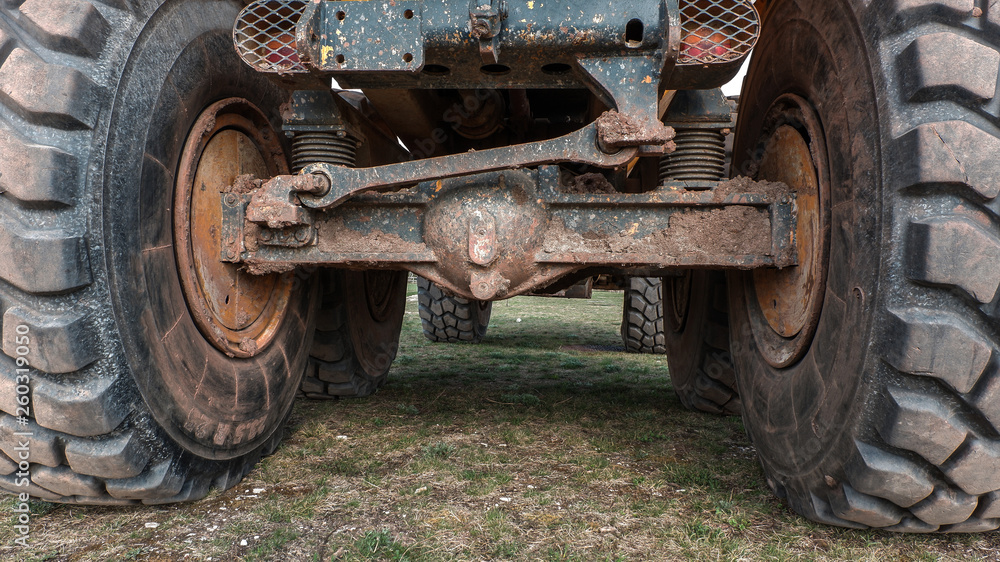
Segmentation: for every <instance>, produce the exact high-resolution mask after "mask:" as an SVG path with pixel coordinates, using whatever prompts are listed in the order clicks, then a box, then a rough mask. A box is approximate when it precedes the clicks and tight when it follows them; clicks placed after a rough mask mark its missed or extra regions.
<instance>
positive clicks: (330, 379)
mask: <svg viewBox="0 0 1000 562" xmlns="http://www.w3.org/2000/svg"><path fill="white" fill-rule="evenodd" d="M406 278H407V274H406V273H405V272H381V273H380V272H358V271H335V270H331V271H325V272H323V277H322V279H323V289H322V291H323V303H322V308H321V310H320V313H319V318H318V319H317V321H316V332H315V334H314V336H313V345H312V348H311V350H310V359H309V365H308V366H307V367H306V375H305V377H304V378H303V379H302V394H303V395H304V396H305V397H306V398H312V399H333V398H349V397H353V398H361V397H364V396H370V395H372V394H374V393H375V391H377V390H378V389H379V388H381V387H382V386H383V385H384V384H385V383H386V381H387V380H388V378H389V367H390V366H392V362H393V360H394V359H395V358H396V352H397V351H398V350H399V334H400V331H401V329H402V326H403V314H404V312H405V309H406Z"/></svg>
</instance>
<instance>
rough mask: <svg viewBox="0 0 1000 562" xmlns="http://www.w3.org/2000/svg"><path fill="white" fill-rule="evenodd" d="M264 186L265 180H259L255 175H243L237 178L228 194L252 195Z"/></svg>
mask: <svg viewBox="0 0 1000 562" xmlns="http://www.w3.org/2000/svg"><path fill="white" fill-rule="evenodd" d="M263 185H264V180H261V179H257V178H256V177H255V176H254V175H253V174H243V175H242V176H237V177H236V181H234V182H233V185H232V187H231V188H230V189H229V191H228V192H229V193H239V194H244V193H250V192H252V191H254V190H257V189H260V188H261V187H262V186H263Z"/></svg>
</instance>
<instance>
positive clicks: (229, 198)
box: [226, 193, 236, 206]
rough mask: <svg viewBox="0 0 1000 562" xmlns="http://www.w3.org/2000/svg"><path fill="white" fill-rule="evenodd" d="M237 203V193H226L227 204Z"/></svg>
mask: <svg viewBox="0 0 1000 562" xmlns="http://www.w3.org/2000/svg"><path fill="white" fill-rule="evenodd" d="M235 204H236V195H235V194H232V193H230V194H228V195H226V205H230V206H232V205H235Z"/></svg>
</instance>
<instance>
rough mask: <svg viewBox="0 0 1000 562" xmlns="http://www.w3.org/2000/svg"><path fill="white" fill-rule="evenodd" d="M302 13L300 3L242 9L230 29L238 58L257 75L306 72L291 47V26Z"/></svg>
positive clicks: (291, 0)
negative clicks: (262, 73) (257, 73)
mask: <svg viewBox="0 0 1000 562" xmlns="http://www.w3.org/2000/svg"><path fill="white" fill-rule="evenodd" d="M305 9H306V2H304V1H302V0H257V1H256V2H253V3H251V4H250V5H248V6H247V7H246V8H244V9H243V11H242V12H240V15H239V17H238V18H236V26H235V27H234V28H233V41H234V43H235V44H236V52H237V53H239V55H240V58H242V59H243V61H244V62H246V63H247V64H249V65H250V66H252V67H253V68H255V69H256V70H259V71H261V72H277V73H282V74H285V73H297V72H306V67H305V66H304V65H303V64H302V62H301V61H299V53H298V49H297V47H296V44H295V26H296V24H298V22H299V18H300V17H302V12H304V11H305Z"/></svg>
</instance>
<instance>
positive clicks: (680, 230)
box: [662, 184, 784, 255]
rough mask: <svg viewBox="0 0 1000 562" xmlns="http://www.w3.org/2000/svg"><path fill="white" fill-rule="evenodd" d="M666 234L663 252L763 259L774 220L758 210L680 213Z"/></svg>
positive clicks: (769, 248) (717, 210)
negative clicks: (750, 256) (758, 256)
mask: <svg viewBox="0 0 1000 562" xmlns="http://www.w3.org/2000/svg"><path fill="white" fill-rule="evenodd" d="M779 185H784V184H779ZM663 234H665V236H663V244H664V245H663V246H662V247H663V248H664V249H673V250H674V251H680V252H683V253H703V254H714V255H738V254H751V255H753V254H756V255H763V254H766V253H768V252H770V250H771V218H770V216H769V215H768V213H767V211H766V210H764V209H759V208H756V207H738V206H733V207H724V208H722V209H712V210H711V211H701V212H686V213H678V214H676V215H673V216H671V217H670V228H669V229H668V230H666V231H665V232H664V233H663Z"/></svg>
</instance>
